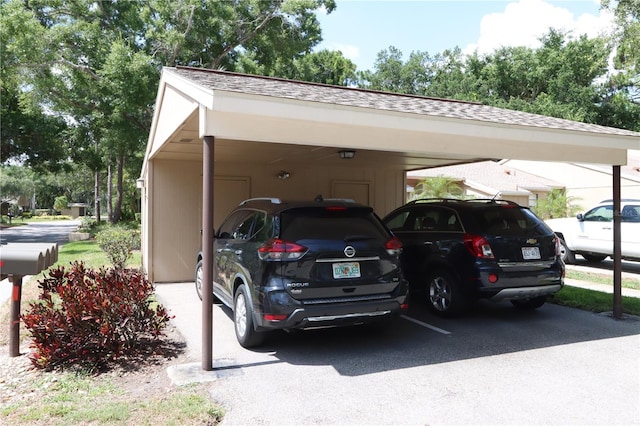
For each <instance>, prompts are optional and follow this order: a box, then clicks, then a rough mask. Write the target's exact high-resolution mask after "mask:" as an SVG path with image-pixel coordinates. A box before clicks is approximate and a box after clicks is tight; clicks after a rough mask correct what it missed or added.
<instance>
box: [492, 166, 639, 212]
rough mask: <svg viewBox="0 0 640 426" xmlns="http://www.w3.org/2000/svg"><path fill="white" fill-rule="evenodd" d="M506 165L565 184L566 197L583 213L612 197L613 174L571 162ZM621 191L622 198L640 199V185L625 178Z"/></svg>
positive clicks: (621, 183) (621, 180)
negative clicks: (573, 199)
mask: <svg viewBox="0 0 640 426" xmlns="http://www.w3.org/2000/svg"><path fill="white" fill-rule="evenodd" d="M504 164H505V165H508V166H509V167H513V168H515V169H519V170H523V171H525V172H527V173H531V174H534V175H537V176H543V177H545V178H548V179H552V180H554V181H556V182H560V183H562V184H564V185H565V187H566V188H567V195H568V196H570V197H575V198H576V201H575V202H574V204H576V205H579V206H581V208H582V210H587V209H590V208H591V207H593V206H595V205H596V204H598V203H599V202H600V201H602V200H605V199H611V198H613V192H612V191H613V177H612V174H611V172H603V171H598V170H594V169H593V168H589V167H584V166H581V165H577V164H571V163H553V162H536V161H523V160H508V161H506V162H505V163H504ZM611 170H612V169H611ZM620 192H621V196H622V198H637V199H640V183H639V182H638V181H636V180H632V179H626V178H625V176H622V177H621V179H620Z"/></svg>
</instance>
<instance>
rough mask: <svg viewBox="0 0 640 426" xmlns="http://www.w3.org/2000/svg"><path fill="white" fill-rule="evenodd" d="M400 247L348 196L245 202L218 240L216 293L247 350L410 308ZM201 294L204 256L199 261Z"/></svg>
mask: <svg viewBox="0 0 640 426" xmlns="http://www.w3.org/2000/svg"><path fill="white" fill-rule="evenodd" d="M401 249H402V243H401V242H400V240H399V239H398V238H396V237H394V236H393V235H392V234H391V232H390V231H389V230H388V229H387V228H386V227H385V226H384V224H383V223H382V221H381V220H380V219H379V218H378V217H377V216H376V215H375V213H374V212H373V210H372V208H371V207H367V206H363V205H359V204H356V203H354V202H352V201H349V200H322V198H321V197H319V198H317V199H316V201H310V202H286V201H282V200H279V199H277V198H266V199H265V198H260V199H250V200H246V201H243V202H242V203H241V204H240V205H239V206H238V207H237V208H236V209H235V210H234V211H233V212H231V214H230V215H229V216H228V217H227V218H226V219H225V220H224V222H223V223H222V225H221V226H220V229H218V231H217V232H216V234H215V240H214V257H215V261H214V272H213V276H214V278H213V293H214V299H215V300H216V301H220V302H222V303H224V304H225V305H227V306H228V307H230V308H231V309H232V310H233V316H234V323H235V331H236V337H237V339H238V342H239V343H240V344H241V345H242V346H243V347H251V346H255V345H258V344H260V343H262V341H263V339H264V337H265V332H266V331H269V330H274V329H285V330H291V329H305V328H315V327H326V326H340V325H354V324H361V323H367V322H372V321H378V320H384V319H388V318H392V317H394V316H396V315H397V314H399V313H400V312H401V311H403V310H405V309H407V308H408V300H407V297H408V282H407V281H405V279H404V278H403V275H402V273H401V270H400V261H399V255H400V252H401ZM196 290H197V292H198V296H200V299H202V255H201V254H199V255H198V259H197V266H196Z"/></svg>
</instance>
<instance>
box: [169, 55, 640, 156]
mask: <svg viewBox="0 0 640 426" xmlns="http://www.w3.org/2000/svg"><path fill="white" fill-rule="evenodd" d="M167 69H168V70H171V72H174V73H176V74H178V75H180V76H182V77H184V78H186V79H188V80H190V81H192V82H194V83H197V84H198V85H201V86H203V87H205V88H208V89H212V90H222V91H230V92H237V93H246V94H251V95H260V96H269V97H276V98H286V99H296V100H301V101H309V102H318V103H324V104H335V105H343V106H349V107H360V108H369V109H375V110H384V111H395V112H402V113H412V114H419V115H426V116H432V117H447V118H456V119H464V120H475V121H483V122H488V123H496V124H508V125H521V126H531V127H536V128H551V129H562V130H573V131H580V132H589V133H600V134H608V135H619V136H636V137H638V138H639V140H638V143H639V144H640V133H638V132H632V131H629V130H623V129H617V128H613V127H604V126H599V125H595V124H587V123H580V122H576V121H570V120H564V119H560V118H555V117H547V116H542V115H537V114H531V113H526V112H521V111H514V110H508V109H502V108H496V107H492V106H488V105H482V104H478V103H472V102H463V101H456V100H447V99H436V98H427V97H422V96H416V95H404V94H396V93H388V92H379V91H373V90H364V89H358V88H353V87H342V86H329V85H323V84H317V83H309V82H301V81H292V80H283V79H278V78H272V77H264V76H257V75H247V74H237V73H230V72H226V71H215V70H208V69H200V68H187V67H178V68H167Z"/></svg>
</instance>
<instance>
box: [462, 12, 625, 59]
mask: <svg viewBox="0 0 640 426" xmlns="http://www.w3.org/2000/svg"><path fill="white" fill-rule="evenodd" d="M612 21H613V18H612V15H611V13H609V12H608V11H600V13H599V15H597V16H594V15H590V14H583V15H580V16H577V17H576V16H574V14H573V13H571V12H570V11H569V10H567V9H565V8H563V7H560V6H554V5H552V4H550V3H547V2H545V1H543V0H519V1H517V2H512V3H508V4H507V6H506V7H505V9H504V12H502V13H491V14H487V15H485V16H484V17H483V18H482V20H481V22H480V37H479V39H478V41H477V42H476V43H473V44H470V45H469V46H467V47H466V48H465V49H464V52H465V53H472V52H473V51H474V50H476V49H477V50H478V52H479V53H481V54H484V53H490V52H492V51H494V50H495V49H498V48H500V47H502V46H526V47H533V48H535V47H538V46H540V41H539V38H540V37H541V36H543V35H544V34H546V33H547V32H548V30H549V28H554V29H559V30H564V31H571V32H572V35H573V36H574V37H578V36H580V35H582V34H587V35H588V36H589V37H595V36H597V35H600V34H602V33H603V32H606V31H609V30H610V28H611V24H612Z"/></svg>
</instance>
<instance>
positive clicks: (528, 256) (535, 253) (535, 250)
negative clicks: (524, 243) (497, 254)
mask: <svg viewBox="0 0 640 426" xmlns="http://www.w3.org/2000/svg"><path fill="white" fill-rule="evenodd" d="M522 258H523V259H524V260H534V259H540V248H539V247H522Z"/></svg>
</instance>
